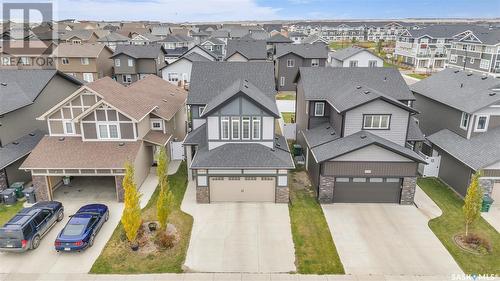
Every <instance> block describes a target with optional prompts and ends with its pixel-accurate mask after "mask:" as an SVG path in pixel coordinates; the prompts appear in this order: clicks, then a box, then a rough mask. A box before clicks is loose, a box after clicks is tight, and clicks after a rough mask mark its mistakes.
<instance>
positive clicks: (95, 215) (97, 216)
mask: <svg viewBox="0 0 500 281" xmlns="http://www.w3.org/2000/svg"><path fill="white" fill-rule="evenodd" d="M108 219H109V209H108V207H107V206H106V205H103V204H90V205H85V206H83V207H81V208H80V209H79V210H78V211H77V212H76V213H75V214H74V215H72V216H71V218H70V220H69V221H68V223H67V224H66V226H65V227H64V228H63V229H62V230H61V232H60V233H59V235H58V236H57V238H56V241H55V242H54V246H55V248H56V251H58V252H60V251H65V252H70V251H81V250H84V249H86V248H89V247H92V245H94V239H95V237H96V235H97V233H98V232H99V230H101V227H102V225H103V224H104V223H105V222H106V221H108Z"/></svg>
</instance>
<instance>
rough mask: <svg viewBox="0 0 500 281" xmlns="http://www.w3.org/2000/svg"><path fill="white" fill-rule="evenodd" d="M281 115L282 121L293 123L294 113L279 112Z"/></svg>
mask: <svg viewBox="0 0 500 281" xmlns="http://www.w3.org/2000/svg"><path fill="white" fill-rule="evenodd" d="M281 117H283V122H285V123H287V124H290V123H295V113H293V112H281ZM292 119H293V122H292Z"/></svg>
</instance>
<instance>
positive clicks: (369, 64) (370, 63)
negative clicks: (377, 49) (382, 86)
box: [368, 60, 377, 67]
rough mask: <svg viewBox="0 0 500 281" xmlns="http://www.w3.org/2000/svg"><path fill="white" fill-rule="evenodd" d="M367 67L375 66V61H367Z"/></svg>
mask: <svg viewBox="0 0 500 281" xmlns="http://www.w3.org/2000/svg"><path fill="white" fill-rule="evenodd" d="M368 67H377V61H376V60H370V61H368Z"/></svg>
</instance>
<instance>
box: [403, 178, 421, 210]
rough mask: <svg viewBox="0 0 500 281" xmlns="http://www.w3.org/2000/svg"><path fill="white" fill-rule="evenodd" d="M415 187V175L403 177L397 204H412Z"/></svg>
mask: <svg viewBox="0 0 500 281" xmlns="http://www.w3.org/2000/svg"><path fill="white" fill-rule="evenodd" d="M416 188H417V178H416V177H405V178H403V187H402V190H401V199H400V202H399V204H401V205H412V204H413V199H414V197H415V189H416Z"/></svg>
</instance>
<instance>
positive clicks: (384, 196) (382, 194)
mask: <svg viewBox="0 0 500 281" xmlns="http://www.w3.org/2000/svg"><path fill="white" fill-rule="evenodd" d="M400 197H401V187H400V183H399V182H380V183H374V182H352V181H351V182H335V187H334V189H333V202H336V203H399V201H400Z"/></svg>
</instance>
